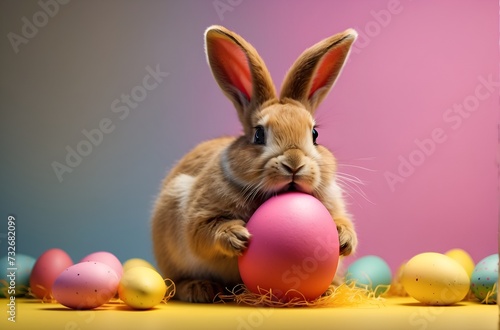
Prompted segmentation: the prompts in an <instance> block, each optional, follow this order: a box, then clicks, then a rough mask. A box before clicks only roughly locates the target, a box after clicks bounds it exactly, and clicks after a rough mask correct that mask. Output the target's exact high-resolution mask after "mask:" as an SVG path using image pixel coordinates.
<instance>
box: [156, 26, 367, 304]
mask: <svg viewBox="0 0 500 330" xmlns="http://www.w3.org/2000/svg"><path fill="white" fill-rule="evenodd" d="M356 37H357V34H356V31H354V30H352V29H349V30H346V31H345V32H342V33H339V34H336V35H334V36H332V37H329V38H327V39H325V40H323V41H321V42H319V43H318V44H316V45H314V46H312V47H311V48H309V49H307V50H306V51H305V52H304V53H303V54H302V55H301V56H300V57H299V58H298V60H297V61H296V62H295V64H294V65H293V66H292V68H291V69H290V71H289V72H288V74H287V75H286V77H285V80H284V83H283V88H282V91H281V95H280V96H279V97H277V95H276V92H275V88H274V85H273V82H272V80H271V77H270V75H269V72H268V70H267V68H266V66H265V64H264V62H263V61H262V59H261V57H260V56H259V54H258V53H257V52H256V51H255V49H254V48H253V47H252V46H251V45H250V44H249V43H248V42H246V41H245V40H244V39H243V38H242V37H240V36H239V35H237V34H236V33H234V32H232V31H229V30H227V29H226V28H224V27H222V26H211V27H210V28H208V29H207V31H206V33H205V42H206V43H205V46H206V54H207V59H208V63H209V65H210V68H211V69H212V73H213V76H214V77H215V80H216V81H217V83H218V84H219V86H220V88H221V89H222V91H223V92H224V94H225V95H226V96H227V97H228V98H229V99H230V100H231V102H233V104H234V107H235V108H236V110H237V112H238V117H239V120H240V121H241V124H242V125H243V129H244V135H242V136H240V137H236V138H235V137H223V138H218V139H214V140H210V141H206V142H203V143H201V144H200V145H198V146H197V147H195V148H194V150H192V151H191V152H189V153H188V154H187V155H186V156H185V157H184V158H182V159H181V160H180V161H179V163H178V164H177V165H176V166H175V167H174V168H173V169H172V170H171V172H170V173H169V174H168V176H167V177H166V178H165V180H164V182H163V184H162V186H161V191H160V194H159V196H158V199H157V201H156V204H155V209H154V214H153V219H152V237H153V247H154V253H155V257H156V260H157V262H158V267H159V269H160V271H161V273H162V274H163V275H164V276H165V277H168V278H170V279H172V280H173V281H174V282H175V284H176V294H175V297H176V298H178V299H180V300H184V301H191V302H211V301H213V299H214V298H215V297H216V295H217V294H218V293H220V292H223V290H224V288H225V287H227V288H232V287H233V286H234V285H236V284H239V283H241V277H240V274H239V271H238V264H237V258H238V256H239V255H241V254H242V253H243V251H244V250H245V248H246V247H247V245H248V243H249V239H250V234H249V232H248V231H247V229H246V228H245V224H246V222H247V221H248V219H249V218H250V216H251V215H252V214H253V212H254V211H255V210H256V209H257V208H258V207H259V205H261V204H262V203H263V202H264V201H265V200H266V199H268V198H269V197H271V196H273V195H276V194H278V193H280V192H284V191H289V190H296V191H301V192H305V193H308V194H311V195H313V196H315V197H316V198H318V199H319V200H320V201H321V202H322V203H323V204H324V205H325V206H326V207H327V208H328V210H329V211H330V213H331V215H332V217H333V219H334V221H335V224H336V226H337V230H338V233H339V239H340V245H341V246H340V253H341V255H344V256H345V255H349V254H351V253H353V252H354V250H355V249H356V245H357V238H356V233H355V230H354V226H353V223H352V221H351V220H350V217H349V215H348V214H347V212H346V210H345V206H344V200H343V197H342V190H341V189H340V187H339V186H338V184H337V182H336V161H335V158H334V157H333V155H332V153H331V152H330V151H328V150H327V149H326V148H325V147H323V146H321V145H319V144H318V143H317V141H316V139H317V137H318V131H317V130H316V127H315V122H314V119H313V115H314V112H315V110H316V108H317V107H318V105H319V104H320V102H321V101H322V100H323V98H324V97H325V96H326V95H327V94H328V92H329V90H330V88H331V87H332V85H333V84H334V82H335V80H336V79H337V77H338V75H339V74H340V71H341V69H342V67H343V65H344V63H345V61H346V58H347V56H348V54H349V50H350V48H351V45H352V43H353V42H354V40H355V39H356ZM332 280H333V279H332Z"/></svg>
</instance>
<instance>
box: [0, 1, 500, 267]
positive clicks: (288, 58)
mask: <svg viewBox="0 0 500 330" xmlns="http://www.w3.org/2000/svg"><path fill="white" fill-rule="evenodd" d="M223 2H225V1H223ZM233 3H238V2H236V1H235V2H233ZM394 3H396V4H397V3H399V4H398V5H397V8H399V10H400V12H399V13H398V14H393V15H391V17H390V21H385V23H384V25H382V24H381V23H379V22H377V20H376V17H377V13H380V11H381V10H386V11H387V10H388V6H391V4H394ZM40 10H41V7H40V6H39V5H38V4H37V2H35V1H22V2H17V1H2V2H1V3H0V13H1V14H0V15H2V18H1V19H2V25H1V27H0V28H1V31H2V32H1V35H2V36H3V37H2V40H1V42H0V47H1V48H0V52H1V60H0V65H1V67H0V77H1V78H0V109H1V119H0V134H1V138H0V146H1V150H2V155H3V156H2V162H1V163H0V187H1V188H0V189H1V190H0V205H1V210H2V214H3V215H2V217H3V218H4V220H5V221H4V220H2V222H0V233H1V234H2V236H0V240H1V249H2V251H6V240H5V237H6V236H5V233H6V230H7V229H6V225H1V223H6V218H7V216H8V215H9V214H12V215H15V216H16V218H17V247H18V252H22V253H25V254H28V255H32V256H34V257H38V256H39V255H40V254H41V253H42V252H43V251H45V250H46V249H49V248H52V247H59V248H62V249H64V250H66V251H67V252H68V253H69V254H70V255H71V256H72V258H73V260H74V261H77V260H79V259H80V258H82V257H83V256H85V255H87V254H89V253H91V252H94V251H97V250H106V251H110V252H112V253H114V254H116V255H117V256H118V257H119V258H120V259H121V260H122V261H125V260H126V259H128V258H132V257H141V258H145V259H147V260H149V261H154V259H153V255H152V253H151V240H150V226H149V221H150V216H151V209H152V204H153V201H154V198H155V196H156V194H157V192H158V189H159V185H160V182H161V180H162V179H163V177H164V175H165V173H166V172H167V170H168V169H169V168H170V167H171V166H172V165H173V164H174V163H175V161H176V160H178V159H179V158H180V157H181V156H182V155H183V154H185V153H186V152H187V151H188V150H189V149H191V148H192V147H193V146H195V145H196V144H197V143H199V142H200V141H202V140H206V139H209V138H213V137H216V136H219V135H225V134H239V132H240V125H239V123H238V121H237V117H236V114H235V111H234V110H233V109H232V107H231V104H230V103H229V102H228V101H227V100H226V99H225V98H224V96H223V95H222V93H221V92H220V91H219V90H218V87H217V85H216V83H215V82H214V81H213V78H212V76H211V73H210V70H209V68H208V66H207V64H206V60H205V55H204V50H203V32H204V30H205V29H206V28H207V27H208V26H209V25H212V24H222V25H225V26H226V27H228V28H230V29H233V30H234V31H237V32H238V33H239V34H241V35H242V36H244V37H245V38H246V39H247V40H248V41H249V42H251V43H252V44H253V45H254V46H255V48H256V49H257V50H258V51H259V53H260V54H261V56H262V57H263V58H264V60H265V61H266V63H267V65H268V67H269V70H270V71H271V74H272V75H273V77H274V79H275V83H276V85H277V87H278V89H279V86H280V85H281V82H282V78H283V76H284V75H285V73H286V70H287V69H288V68H289V67H290V65H291V64H292V63H293V61H294V60H295V59H296V58H297V56H298V55H299V54H300V53H301V52H302V51H303V50H304V49H305V48H307V47H309V46H310V45H312V44H314V43H316V42H317V41H319V40H321V39H322V38H325V37H327V36H329V35H332V34H334V33H336V32H340V31H342V30H344V29H346V28H348V27H354V28H356V29H357V30H358V31H360V32H361V33H360V39H359V40H358V42H357V44H356V45H357V46H356V47H357V48H356V50H355V51H354V52H353V54H352V56H351V59H350V61H349V63H348V65H347V67H346V68H345V70H344V71H343V74H342V76H341V78H340V80H339V81H338V83H337V84H336V86H335V88H334V90H333V91H332V93H331V94H330V96H329V97H328V98H327V99H326V100H325V102H324V103H323V104H322V105H321V108H320V109H319V112H318V116H317V120H318V122H319V124H320V139H319V141H320V143H322V144H325V145H326V146H328V147H330V148H331V150H333V151H334V153H335V155H336V156H337V158H338V159H339V162H340V163H341V167H340V170H341V171H342V172H343V173H346V174H349V175H354V176H356V177H358V178H359V179H361V180H363V181H364V182H366V185H364V186H362V187H361V189H362V190H363V191H364V194H366V197H367V199H368V200H369V201H368V200H367V199H365V197H363V195H362V194H361V193H360V192H359V191H358V189H357V188H355V187H351V188H349V187H347V188H348V189H347V192H348V193H349V196H348V202H349V204H350V211H351V212H352V213H353V214H354V217H355V219H356V224H357V228H358V232H359V238H360V249H359V252H358V254H357V255H358V256H362V255H365V254H376V255H379V256H381V257H383V258H385V259H386V260H387V261H388V262H389V263H390V265H391V267H392V268H393V269H395V268H396V267H397V266H398V265H399V264H400V263H401V262H403V261H404V260H405V259H408V258H410V257H412V256H413V255H415V254H417V253H420V252H424V251H437V252H444V251H446V250H447V249H451V248H455V247H461V248H463V249H465V250H467V251H468V252H469V253H470V254H471V255H472V256H473V258H474V260H475V261H476V262H477V261H479V259H481V258H482V257H485V256H487V255H489V254H491V253H494V252H495V251H497V237H498V208H499V205H498V200H499V198H498V188H497V187H498V171H497V155H498V137H497V135H498V134H497V124H498V104H499V102H498V100H499V98H498V87H497V88H496V89H495V91H494V92H493V94H492V95H491V96H490V97H489V98H488V99H486V100H484V101H481V102H480V104H479V107H478V108H477V110H476V111H475V112H473V113H471V116H470V117H469V118H467V119H466V120H464V121H463V124H462V125H461V127H460V128H459V129H456V130H453V129H450V125H449V124H448V123H446V122H444V121H443V117H442V116H443V113H444V112H445V111H446V110H447V109H448V108H450V107H451V106H452V105H453V104H454V103H460V102H462V101H463V100H464V98H465V97H467V96H468V95H471V94H473V93H474V88H475V87H476V86H477V85H478V77H479V76H483V77H487V76H488V75H492V77H493V78H492V79H493V80H494V81H498V80H499V76H498V58H499V56H498V55H499V52H498V37H499V34H498V26H499V24H498V13H499V10H498V2H497V1H492V0H483V1H474V0H467V1H466V0H461V1H451V0H448V1H439V2H438V3H435V2H432V1H424V0H421V1H410V0H401V1H399V2H398V1H396V2H394V1H387V0H383V1H381V0H376V1H351V2H347V1H326V0H325V1H293V2H292V1H284V0H280V1H263V0H257V1H249V0H242V1H240V2H239V4H237V5H236V6H233V7H231V10H229V11H226V12H224V13H223V15H222V20H221V17H220V16H219V15H218V13H217V11H216V10H215V8H214V5H213V1H201V0H198V1H195V0H189V1H105V2H101V1H72V2H69V4H66V5H60V8H59V12H58V13H57V14H56V15H54V17H52V18H50V19H49V21H48V23H47V24H46V25H45V26H43V27H40V28H39V29H38V30H39V31H38V33H37V34H36V36H34V37H33V38H31V39H29V41H28V43H27V44H21V45H20V46H19V53H17V54H15V52H14V51H13V49H12V47H11V44H10V43H9V41H8V38H6V36H7V34H8V33H9V32H14V33H17V34H21V29H22V25H23V21H22V20H21V18H22V17H27V18H28V20H30V21H33V19H32V17H33V15H34V14H35V13H36V12H38V11H40ZM374 13H375V14H374ZM377 26H378V29H377ZM370 29H371V30H370ZM156 65H159V67H160V69H161V71H164V72H168V73H169V76H168V77H166V78H164V81H163V82H162V83H161V84H160V85H159V86H158V87H157V88H156V89H154V90H151V91H148V93H147V97H146V98H145V100H144V101H142V102H140V103H139V105H138V106H137V108H135V109H132V110H131V112H130V114H129V116H128V117H126V118H125V119H124V120H120V118H119V116H118V115H119V114H116V113H113V112H112V111H111V104H112V102H113V101H114V100H115V99H117V98H120V96H121V95H122V94H123V93H130V91H131V90H132V88H134V87H135V86H137V85H140V84H141V83H142V79H143V77H144V76H145V75H146V74H147V71H146V69H145V68H146V67H147V66H150V67H152V68H155V67H156ZM103 118H110V119H111V121H112V122H113V124H114V125H115V130H114V131H113V132H111V133H110V134H107V135H105V136H104V140H103V142H102V143H101V144H100V145H99V146H97V147H94V148H93V151H92V152H91V154H90V155H89V156H87V157H84V158H83V161H82V163H81V164H80V165H79V166H78V167H76V168H75V169H74V171H73V172H72V173H66V174H64V176H63V179H64V180H63V182H59V181H58V179H57V177H56V175H55V174H54V171H53V169H52V167H51V163H52V162H54V161H58V162H61V163H64V158H65V156H66V150H65V148H66V146H70V147H72V148H76V145H77V144H78V143H79V142H80V141H81V140H82V139H84V136H83V134H82V133H81V131H82V130H83V129H87V130H91V129H93V128H96V127H98V125H99V122H100V121H101V120H102V119H103ZM438 127H440V128H443V129H444V131H445V133H446V135H447V140H446V142H444V143H443V144H441V145H438V146H437V148H436V151H435V152H434V153H433V154H431V155H430V156H428V157H427V158H426V160H425V162H424V163H423V164H422V165H421V166H419V167H418V168H417V169H416V170H415V173H414V174H413V175H411V176H409V177H408V178H406V179H405V182H404V183H401V184H397V185H396V186H395V188H396V190H395V191H394V192H392V191H391V189H390V187H389V185H388V183H387V182H386V179H385V178H384V173H385V172H387V171H391V172H394V173H397V166H398V164H399V161H398V157H399V156H404V157H406V158H407V157H408V155H409V154H410V153H411V152H412V151H413V150H415V149H416V147H415V144H414V142H413V141H414V140H415V139H420V140H421V139H425V138H428V137H429V136H430V134H431V132H432V130H433V129H435V128H438ZM2 253H3V252H2ZM353 259H354V258H349V260H351V261H352V260H353Z"/></svg>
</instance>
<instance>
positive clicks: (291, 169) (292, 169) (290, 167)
mask: <svg viewBox="0 0 500 330" xmlns="http://www.w3.org/2000/svg"><path fill="white" fill-rule="evenodd" d="M281 167H283V169H285V171H286V172H287V173H288V174H292V175H294V174H297V173H298V172H299V171H300V170H301V169H302V168H303V167H304V165H299V166H293V165H289V164H286V163H281Z"/></svg>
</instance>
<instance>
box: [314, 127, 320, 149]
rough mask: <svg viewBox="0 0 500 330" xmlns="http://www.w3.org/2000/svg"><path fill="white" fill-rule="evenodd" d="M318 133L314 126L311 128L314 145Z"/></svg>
mask: <svg viewBox="0 0 500 330" xmlns="http://www.w3.org/2000/svg"><path fill="white" fill-rule="evenodd" d="M318 135H319V134H318V131H317V130H316V128H313V130H312V136H313V143H314V145H317V143H316V139H317V138H318Z"/></svg>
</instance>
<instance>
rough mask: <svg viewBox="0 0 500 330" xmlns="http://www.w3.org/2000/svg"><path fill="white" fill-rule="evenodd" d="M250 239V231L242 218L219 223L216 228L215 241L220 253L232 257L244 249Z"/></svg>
mask: <svg viewBox="0 0 500 330" xmlns="http://www.w3.org/2000/svg"><path fill="white" fill-rule="evenodd" d="M249 240H250V233H249V232H248V230H247V229H246V228H245V222H244V221H243V220H230V221H227V222H224V223H223V224H221V225H220V226H219V228H218V230H217V241H218V244H219V247H220V248H221V250H222V253H224V254H226V255H228V256H230V257H233V256H239V255H241V254H242V253H243V251H245V249H246V248H247V246H248V242H249Z"/></svg>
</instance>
